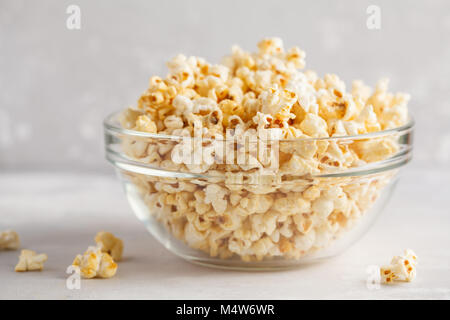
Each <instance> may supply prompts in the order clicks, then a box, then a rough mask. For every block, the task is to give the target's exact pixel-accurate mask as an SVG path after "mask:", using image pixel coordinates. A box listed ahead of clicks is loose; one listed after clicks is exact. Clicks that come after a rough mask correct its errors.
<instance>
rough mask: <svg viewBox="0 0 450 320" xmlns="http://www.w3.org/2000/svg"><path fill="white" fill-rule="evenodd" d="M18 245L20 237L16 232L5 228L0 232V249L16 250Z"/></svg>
mask: <svg viewBox="0 0 450 320" xmlns="http://www.w3.org/2000/svg"><path fill="white" fill-rule="evenodd" d="M19 247H20V239H19V235H18V234H17V232H15V231H13V230H6V231H3V232H0V250H17V249H19Z"/></svg>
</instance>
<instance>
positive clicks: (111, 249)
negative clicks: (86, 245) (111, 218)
mask: <svg viewBox="0 0 450 320" xmlns="http://www.w3.org/2000/svg"><path fill="white" fill-rule="evenodd" d="M95 242H96V243H97V245H98V246H99V247H100V249H101V250H102V252H105V253H108V254H109V255H110V256H111V257H112V258H113V259H114V261H120V260H121V259H122V253H123V241H122V240H121V239H119V238H116V237H115V236H114V235H113V234H112V233H110V232H105V231H100V232H99V233H97V235H96V236H95Z"/></svg>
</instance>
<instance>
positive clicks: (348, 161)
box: [113, 38, 415, 282]
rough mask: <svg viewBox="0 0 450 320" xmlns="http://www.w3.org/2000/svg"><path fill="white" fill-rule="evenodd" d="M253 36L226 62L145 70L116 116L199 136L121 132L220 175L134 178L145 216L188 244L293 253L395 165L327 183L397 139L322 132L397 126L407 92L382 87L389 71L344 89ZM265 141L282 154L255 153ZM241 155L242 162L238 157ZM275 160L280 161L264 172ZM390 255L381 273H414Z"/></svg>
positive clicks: (320, 243)
mask: <svg viewBox="0 0 450 320" xmlns="http://www.w3.org/2000/svg"><path fill="white" fill-rule="evenodd" d="M257 47H258V49H257V50H256V52H253V53H251V52H247V51H245V50H243V49H241V48H240V47H238V46H233V47H232V49H231V53H230V55H229V56H226V57H225V58H224V59H223V62H222V64H211V63H208V62H207V61H206V60H205V59H202V58H198V57H186V56H184V55H177V56H176V57H174V58H173V59H171V60H170V61H169V62H168V64H167V66H168V69H169V72H168V75H167V76H166V77H165V78H159V77H152V78H151V79H150V84H149V88H148V89H147V90H146V91H145V92H144V93H143V94H142V96H141V98H140V99H139V101H138V110H134V109H128V110H127V111H125V112H124V113H123V115H122V121H121V123H122V126H123V127H124V128H127V129H134V130H138V131H142V132H151V133H157V134H170V135H173V136H183V137H192V136H196V137H197V136H198V137H200V138H205V139H203V141H202V143H203V145H202V146H203V150H197V149H195V148H193V147H192V145H191V144H190V141H189V142H183V141H182V142H179V143H178V142H173V143H172V142H167V141H153V142H152V143H148V142H145V139H143V140H144V141H141V140H139V139H135V140H130V141H127V140H126V139H124V142H123V148H124V150H125V151H124V152H125V153H126V154H127V155H128V156H130V157H131V158H133V159H137V160H138V161H140V162H143V163H145V164H150V165H151V166H154V167H158V168H161V169H164V170H169V171H174V172H176V171H183V172H187V173H195V174H202V173H206V174H208V175H211V176H217V177H223V179H222V178H218V179H217V180H214V179H213V178H210V179H208V180H207V181H204V180H201V179H198V180H197V179H192V180H186V181H185V180H183V179H181V178H168V177H151V176H146V175H139V174H136V175H132V177H131V180H132V182H133V183H134V184H135V186H136V187H137V189H138V190H139V192H140V193H141V195H142V198H143V200H144V203H145V204H146V205H147V206H148V207H149V211H150V212H151V215H152V217H154V219H156V220H157V221H159V222H160V223H161V224H162V225H164V226H165V228H166V229H167V230H168V231H169V232H170V233H171V234H173V235H174V236H175V237H176V238H178V239H180V240H182V241H184V242H185V243H186V244H187V245H189V246H190V247H192V248H195V249H198V250H202V251H204V252H206V253H207V254H209V255H211V256H214V257H220V258H223V259H225V258H231V257H233V256H239V257H240V258H241V259H242V260H244V261H259V260H262V259H266V258H267V259H272V258H274V257H283V258H287V259H299V258H301V257H303V256H306V255H308V254H313V253H314V252H316V251H318V250H320V249H323V248H325V247H327V246H329V244H330V243H331V242H332V241H333V239H336V238H338V237H339V236H340V235H341V234H343V233H345V231H347V230H350V228H351V227H352V226H353V225H354V224H356V223H357V222H358V221H359V219H360V218H361V217H363V215H364V214H365V213H366V212H367V211H368V210H369V209H370V208H371V206H372V204H373V203H374V201H375V200H376V199H377V198H378V197H379V195H380V194H381V192H382V190H383V188H384V187H385V186H386V185H387V184H388V183H389V182H390V179H391V177H392V175H393V173H392V172H385V173H378V174H374V175H373V176H372V177H371V178H370V179H363V178H359V177H350V178H348V177H347V178H346V177H342V178H334V180H333V181H334V182H332V181H330V180H327V179H326V178H317V177H315V175H317V174H329V173H331V174H334V173H338V172H340V171H344V170H347V169H352V168H356V167H358V166H363V165H367V164H371V163H375V162H378V161H382V160H385V159H388V158H389V157H391V156H393V155H395V154H396V153H397V152H398V150H399V149H398V141H396V140H393V139H392V138H387V137H382V136H381V137H379V138H376V139H365V140H364V139H355V140H354V141H350V140H347V141H344V142H343V141H340V140H339V139H331V140H328V139H321V138H328V137H333V138H335V137H346V136H354V135H360V134H366V133H372V132H378V131H381V130H385V129H389V128H393V127H398V126H401V125H404V124H405V123H406V121H407V118H408V109H407V103H408V100H409V96H408V95H407V94H402V93H396V94H393V93H390V92H388V81H387V80H385V79H383V80H381V81H379V82H378V83H377V85H376V87H375V89H374V90H372V89H371V88H370V87H368V86H366V85H365V84H364V83H363V82H362V81H354V82H353V84H352V87H351V89H349V90H348V91H347V88H346V86H345V83H344V82H343V81H342V80H341V79H340V78H339V77H338V76H337V75H335V74H326V75H324V76H323V77H320V76H319V75H318V74H317V73H315V72H314V71H311V70H308V71H302V69H303V68H304V67H305V56H306V54H305V52H303V51H302V50H301V49H300V48H298V47H292V48H286V49H285V48H284V44H283V41H282V40H281V39H279V38H267V39H263V40H262V41H261V42H259V43H258V45H257ZM230 129H231V130H230ZM230 131H231V132H232V134H233V137H245V138H246V139H247V138H248V144H249V145H251V148H245V147H244V146H245V144H246V143H247V142H242V143H241V142H239V143H237V144H236V145H234V144H232V145H231V146H230V145H225V146H223V145H221V144H219V143H218V140H220V139H221V138H222V137H225V136H226V134H227V133H229V132H230ZM216 139H217V140H216ZM284 139H288V140H284ZM175 140H176V139H175ZM267 140H269V141H267ZM271 141H276V142H277V143H278V146H279V150H277V153H275V152H272V151H270V152H267V153H265V152H261V150H262V151H267V150H270V149H271V147H272V146H273V144H274V143H272V142H271ZM218 146H219V147H220V148H217V147H218ZM221 147H224V148H221ZM247 149H250V150H247ZM186 151H192V154H189V156H191V157H186V158H189V159H198V160H199V161H198V162H195V163H192V162H190V163H188V162H186V163H185V162H184V159H185V158H184V156H185V154H183V153H184V152H186ZM229 155H231V161H230V162H229V160H230V159H229V158H228V156H229ZM240 158H243V159H247V161H246V162H245V163H235V160H236V159H240ZM272 166H273V167H276V170H275V171H269V172H270V173H269V174H266V173H265V172H266V171H265V170H266V169H271V168H272ZM299 177H300V178H301V179H298V180H299V181H297V180H295V179H294V180H293V181H292V183H288V182H289V179H291V178H299ZM282 182H283V183H282ZM412 256H413V254H409V256H408V258H407V259H406V258H404V259H403V260H402V261H403V262H402V263H403V266H404V265H405V264H404V263H405V261H407V262H408V264H411V265H413V261H414V259H413V258H412ZM113 258H115V259H116V257H113ZM399 261H400V260H399ZM395 265H396V266H397V265H398V266H397V267H395V268H391V267H390V266H387V267H386V270H387V271H389V272H388V273H387V274H386V275H385V277H384V279H385V280H384V281H386V282H392V281H394V280H398V279H405V281H408V279H412V278H413V277H414V276H415V272H414V270H415V269H413V270H410V269H409V267H405V268H403V267H402V268H403V269H402V268H400V267H399V265H400V262H398V263H397V262H396V263H395ZM388 267H389V268H390V269H388ZM386 270H385V271H386ZM397 273H398V274H397Z"/></svg>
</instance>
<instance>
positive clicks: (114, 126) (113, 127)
mask: <svg viewBox="0 0 450 320" xmlns="http://www.w3.org/2000/svg"><path fill="white" fill-rule="evenodd" d="M122 112H123V110H122V111H115V112H113V113H111V114H109V115H108V116H107V117H106V118H105V119H104V120H103V127H104V129H105V130H107V131H110V132H114V133H118V134H123V135H128V136H133V137H140V138H152V139H164V140H175V141H177V140H181V139H183V138H185V137H183V136H176V135H169V134H161V133H149V132H142V131H136V130H132V129H126V128H123V127H122V126H121V125H120V123H119V122H118V121H117V117H118V116H120V114H121V113H122ZM414 127H415V121H414V118H413V116H412V115H411V114H409V115H408V121H407V122H406V123H405V124H404V125H402V126H400V127H396V128H391V129H386V130H382V131H375V132H370V133H364V134H357V135H347V136H334V137H318V138H313V137H310V138H290V139H277V140H276V141H279V142H290V141H292V142H299V141H302V142H313V141H342V140H361V139H370V138H378V137H385V136H389V135H392V134H404V133H407V132H409V131H412V130H413V129H414ZM190 138H191V139H197V138H196V137H190ZM198 138H200V137H198ZM203 139H205V138H203ZM207 139H212V140H213V139H214V138H207ZM268 141H271V140H268Z"/></svg>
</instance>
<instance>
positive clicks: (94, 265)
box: [72, 247, 117, 279]
mask: <svg viewBox="0 0 450 320" xmlns="http://www.w3.org/2000/svg"><path fill="white" fill-rule="evenodd" d="M72 265H73V266H75V267H78V268H80V274H81V276H82V277H83V278H86V279H91V278H95V277H98V278H111V277H113V276H114V275H115V274H116V271H117V264H116V263H115V262H114V260H113V258H112V257H111V256H110V255H109V254H107V253H105V252H102V250H101V248H100V247H89V248H88V249H87V250H86V252H85V253H84V254H83V255H81V254H79V255H77V256H76V257H75V259H74V260H73V262H72Z"/></svg>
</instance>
